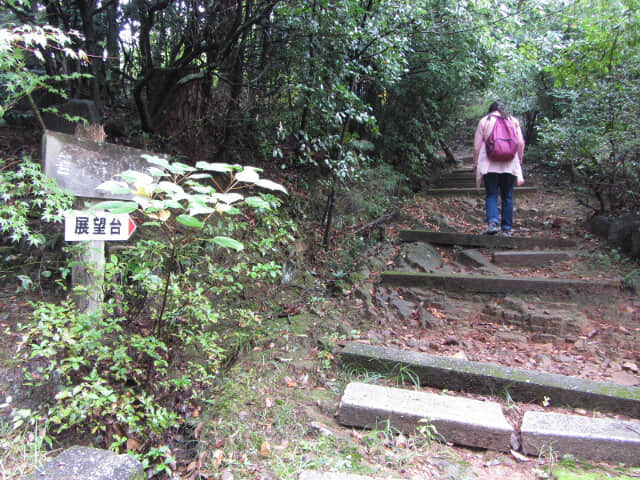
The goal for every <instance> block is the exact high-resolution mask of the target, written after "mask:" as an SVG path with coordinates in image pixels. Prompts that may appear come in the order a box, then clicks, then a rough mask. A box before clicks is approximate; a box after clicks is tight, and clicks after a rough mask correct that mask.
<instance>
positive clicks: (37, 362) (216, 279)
mask: <svg viewBox="0 0 640 480" xmlns="http://www.w3.org/2000/svg"><path fill="white" fill-rule="evenodd" d="M150 161H151V162H152V163H153V164H155V165H157V168H156V169H155V170H153V174H154V175H147V174H143V173H141V172H126V173H124V174H123V175H122V178H123V181H112V182H107V183H105V184H104V185H103V188H110V189H112V190H119V191H124V190H125V189H126V190H127V191H130V192H132V193H134V200H133V201H108V202H102V203H101V204H99V205H98V206H97V207H96V208H100V207H101V208H106V209H109V210H111V211H114V212H133V211H137V215H141V216H143V217H144V218H145V219H146V222H145V223H144V224H143V227H142V228H141V237H142V238H140V239H139V240H138V241H137V242H135V243H132V244H130V245H127V246H125V247H124V248H122V249H119V250H118V254H117V255H116V254H114V253H112V254H110V255H109V256H108V258H107V259H106V264H105V269H104V282H103V283H102V288H103V289H104V294H105V298H106V301H105V302H104V305H103V308H102V309H101V310H100V311H97V312H94V313H85V312H78V311H77V309H76V307H75V306H74V305H73V303H72V302H71V301H65V302H63V303H61V304H59V305H56V304H49V303H40V304H37V305H36V308H35V312H34V316H33V321H32V322H31V323H30V324H28V325H24V326H23V329H24V339H23V342H22V348H21V356H22V358H23V360H24V363H25V364H26V365H28V367H27V379H28V382H29V384H30V385H31V386H32V387H33V389H34V392H35V393H36V394H38V395H39V398H40V399H41V401H40V402H39V405H38V406H37V407H36V408H35V409H34V410H33V412H32V413H31V417H30V418H31V419H32V420H31V422H27V423H24V424H23V425H24V426H27V425H29V426H33V425H34V424H35V425H40V426H41V427H42V428H44V429H46V432H48V435H50V437H48V438H49V441H50V443H51V444H53V443H54V441H56V440H59V439H61V438H63V437H64V436H65V435H76V436H77V435H86V436H89V437H90V439H91V441H92V442H93V443H96V444H98V445H100V446H104V447H109V448H111V449H113V450H117V451H129V452H131V453H134V454H136V455H138V456H139V457H140V458H141V459H142V460H143V461H144V462H145V463H146V464H147V465H148V466H150V467H152V471H151V473H154V474H155V473H159V472H164V473H165V474H168V475H170V474H171V472H172V470H173V469H174V468H175V464H176V461H177V459H176V458H175V456H174V455H173V454H172V438H173V435H174V434H175V433H176V432H177V430H178V429H182V430H187V431H189V429H190V428H191V427H190V426H189V424H188V420H187V418H186V417H187V415H186V414H185V412H186V413H187V414H188V412H189V411H190V409H191V408H192V406H191V405H192V402H194V401H206V396H205V395H206V392H207V391H210V389H211V386H212V384H213V382H214V381H215V379H216V378H217V376H218V375H219V373H220V370H221V368H222V365H223V364H224V362H225V361H226V360H227V358H228V356H229V352H230V350H232V349H233V342H230V341H229V340H230V339H234V341H236V342H237V341H245V340H246V338H247V337H248V336H249V335H250V334H249V333H246V334H244V335H241V336H238V335H237V334H236V333H235V332H234V330H235V329H239V330H244V331H247V332H250V331H251V330H252V329H254V328H255V326H256V325H257V324H258V323H259V322H260V318H259V317H258V316H257V314H256V313H254V311H253V310H252V309H251V308H250V307H251V306H250V305H247V304H243V305H241V304H238V295H239V294H240V293H242V292H244V290H245V289H246V288H248V287H249V286H251V287H256V286H259V285H264V286H266V285H270V284H274V283H275V282H276V281H277V280H278V279H279V276H280V274H281V267H280V266H279V265H278V264H277V263H276V262H275V261H274V260H273V259H272V258H273V256H274V254H277V253H278V251H284V246H285V244H286V243H287V242H289V241H290V240H291V239H293V237H292V233H293V232H292V225H291V224H290V223H288V222H285V221H283V220H282V219H280V218H279V216H278V215H277V214H276V213H275V210H274V209H275V207H276V206H277V205H279V203H280V202H279V200H278V199H277V198H276V197H275V196H273V195H250V196H244V195H242V194H241V193H240V191H242V190H240V189H243V190H244V189H246V188H248V186H250V185H256V186H261V187H266V188H268V189H271V190H281V191H282V190H284V188H283V187H281V186H280V185H278V184H276V183H273V182H270V181H268V180H265V179H261V178H260V177H259V175H258V171H257V169H253V168H251V167H245V168H242V167H236V166H229V165H223V164H203V163H200V164H199V165H198V167H190V166H187V165H184V164H180V163H170V162H168V161H165V160H163V159H158V158H155V157H153V158H151V159H150ZM212 173H214V174H215V177H214V176H213V175H212ZM225 178H226V181H227V183H224V180H225ZM221 185H226V186H225V187H221ZM233 237H237V238H233ZM245 245H246V246H245ZM229 251H233V252H235V253H234V254H232V255H230V254H229ZM225 329H229V330H231V331H225ZM196 443H197V442H196Z"/></svg>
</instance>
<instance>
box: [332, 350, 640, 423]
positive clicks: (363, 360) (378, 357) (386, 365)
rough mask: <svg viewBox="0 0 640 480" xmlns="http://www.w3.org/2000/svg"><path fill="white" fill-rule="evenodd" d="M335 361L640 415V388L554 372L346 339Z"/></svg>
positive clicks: (432, 382) (442, 384)
mask: <svg viewBox="0 0 640 480" xmlns="http://www.w3.org/2000/svg"><path fill="white" fill-rule="evenodd" d="M341 362H342V363H343V364H344V365H348V366H349V367H351V368H355V369H356V370H367V371H371V372H379V373H385V374H396V373H398V371H399V369H408V370H410V371H411V372H412V373H413V374H415V376H416V378H417V379H419V381H420V384H421V385H428V386H431V387H436V388H441V389H447V390H452V391H465V392H472V393H479V394H482V395H502V394H504V392H509V395H510V396H511V398H513V400H515V401H518V402H525V403H530V402H538V403H547V402H548V403H549V404H551V405H557V406H571V407H579V408H587V409H595V410H600V411H607V412H615V413H622V414H624V415H627V416H630V417H637V418H640V388H636V387H628V386H624V385H618V384H615V383H608V382H596V381H594V380H587V379H583V378H576V377H569V376H565V375H558V374H554V373H546V372H538V371H535V370H525V369H519V368H511V367H502V366H500V365H495V364H490V363H482V362H471V361H467V360H460V359H457V358H450V357H440V356H435V355H429V354H426V353H418V352H409V351H405V350H398V349H393V348H387V347H379V346H373V345H366V344H362V343H349V344H347V345H346V346H345V348H344V349H343V351H342V354H341Z"/></svg>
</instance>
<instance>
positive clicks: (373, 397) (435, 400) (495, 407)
mask: <svg viewBox="0 0 640 480" xmlns="http://www.w3.org/2000/svg"><path fill="white" fill-rule="evenodd" d="M338 414H339V419H340V422H341V423H342V424H344V425H348V426H352V427H360V428H371V429H381V430H383V429H385V428H387V421H388V422H389V426H391V427H393V428H395V429H397V430H399V431H401V432H404V433H410V432H414V431H415V430H416V429H417V428H418V427H420V426H421V425H424V426H427V425H432V426H433V427H435V429H436V431H437V433H438V437H440V436H441V437H442V439H444V440H445V441H447V442H451V443H455V444H458V445H464V446H468V447H479V448H486V449H489V450H499V451H502V452H508V451H509V449H510V440H511V435H512V433H513V428H512V427H511V425H510V424H509V422H507V419H506V418H505V417H504V415H503V413H502V408H501V407H500V405H499V404H497V403H495V402H483V401H480V400H473V399H469V398H458V397H453V396H450V395H435V394H433V393H425V392H419V391H413V390H404V389H400V388H391V387H382V386H378V385H370V384H366V383H357V382H353V383H350V384H348V385H347V387H346V388H345V391H344V394H343V396H342V399H341V401H340V406H339V412H338ZM425 422H426V423H425Z"/></svg>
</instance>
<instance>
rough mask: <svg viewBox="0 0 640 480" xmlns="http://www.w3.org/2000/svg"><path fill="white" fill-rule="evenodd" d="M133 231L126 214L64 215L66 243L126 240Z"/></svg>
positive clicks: (76, 212) (133, 223)
mask: <svg viewBox="0 0 640 480" xmlns="http://www.w3.org/2000/svg"><path fill="white" fill-rule="evenodd" d="M135 229H136V224H135V222H134V221H133V220H132V219H131V217H129V215H127V214H126V213H118V214H115V213H106V212H98V211H96V212H81V211H71V212H67V213H65V215H64V239H65V240H66V241H68V242H83V241H89V240H104V241H114V240H128V239H129V237H130V236H131V234H132V233H133V232H134V231H135Z"/></svg>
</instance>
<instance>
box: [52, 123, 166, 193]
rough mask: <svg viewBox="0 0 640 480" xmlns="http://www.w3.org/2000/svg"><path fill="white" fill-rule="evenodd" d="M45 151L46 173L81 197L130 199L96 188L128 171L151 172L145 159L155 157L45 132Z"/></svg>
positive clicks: (111, 145)
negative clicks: (146, 156)
mask: <svg viewBox="0 0 640 480" xmlns="http://www.w3.org/2000/svg"><path fill="white" fill-rule="evenodd" d="M42 149H43V152H42V158H43V159H44V173H45V174H46V175H47V176H48V177H52V178H55V179H56V181H57V182H58V185H60V186H61V187H62V188H66V189H68V190H70V191H71V193H73V194H74V195H76V196H78V197H87V198H108V199H123V200H127V199H130V198H132V195H131V194H122V195H121V194H114V193H111V192H107V191H102V190H96V187H98V185H100V184H101V183H102V182H105V181H107V180H113V179H114V177H115V176H116V175H118V174H120V173H123V172H125V171H127V170H137V171H140V172H145V173H150V171H151V170H150V169H152V168H154V165H153V164H151V163H149V162H148V161H146V160H145V159H144V157H143V156H144V155H155V154H153V153H151V152H147V151H145V150H138V149H135V148H129V147H123V146H121V145H115V144H110V143H99V142H94V141H91V140H87V139H84V138H78V137H74V136H71V135H65V134H64V133H59V132H53V131H47V132H45V134H44V136H43V138H42ZM157 156H161V157H162V155H157Z"/></svg>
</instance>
